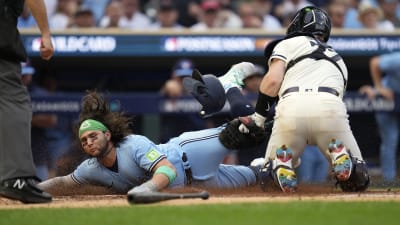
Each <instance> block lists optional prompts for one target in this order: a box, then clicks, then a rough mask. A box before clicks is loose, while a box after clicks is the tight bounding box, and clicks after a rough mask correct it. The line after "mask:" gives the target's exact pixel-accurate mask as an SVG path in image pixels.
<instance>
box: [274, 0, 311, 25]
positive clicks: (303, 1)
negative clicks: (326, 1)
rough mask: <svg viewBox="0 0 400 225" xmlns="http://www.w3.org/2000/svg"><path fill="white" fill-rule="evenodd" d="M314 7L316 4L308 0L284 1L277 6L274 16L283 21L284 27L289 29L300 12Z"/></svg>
mask: <svg viewBox="0 0 400 225" xmlns="http://www.w3.org/2000/svg"><path fill="white" fill-rule="evenodd" d="M312 5H314V4H313V3H311V2H309V1H307V0H282V1H281V3H279V4H278V5H276V7H275V12H274V14H275V15H276V16H277V17H278V19H279V20H280V21H281V24H282V26H284V27H287V26H288V25H289V22H290V21H291V19H292V17H293V15H294V14H295V13H296V12H297V11H298V10H300V9H302V8H304V7H306V6H312Z"/></svg>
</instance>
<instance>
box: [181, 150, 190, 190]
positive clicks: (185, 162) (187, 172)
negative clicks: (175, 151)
mask: <svg viewBox="0 0 400 225" xmlns="http://www.w3.org/2000/svg"><path fill="white" fill-rule="evenodd" d="M182 162H183V168H184V169H185V175H186V185H190V184H191V183H192V181H193V173H192V168H191V167H190V164H189V160H188V158H187V156H186V152H184V153H183V155H182Z"/></svg>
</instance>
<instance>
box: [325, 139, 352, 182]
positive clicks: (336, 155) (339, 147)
mask: <svg viewBox="0 0 400 225" xmlns="http://www.w3.org/2000/svg"><path fill="white" fill-rule="evenodd" d="M328 150H329V154H330V156H331V159H332V170H333V173H334V175H335V177H336V179H337V180H338V181H346V180H348V179H349V177H350V175H351V169H352V168H353V163H352V162H351V158H350V154H349V153H348V152H347V149H346V147H345V146H344V145H343V143H342V142H341V141H339V140H336V139H332V141H331V142H330V143H329V146H328Z"/></svg>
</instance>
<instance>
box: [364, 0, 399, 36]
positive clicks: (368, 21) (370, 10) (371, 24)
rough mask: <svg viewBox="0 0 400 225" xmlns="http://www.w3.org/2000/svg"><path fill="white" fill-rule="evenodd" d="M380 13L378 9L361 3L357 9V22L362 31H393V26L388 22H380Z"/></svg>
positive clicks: (366, 3) (381, 16)
mask: <svg viewBox="0 0 400 225" xmlns="http://www.w3.org/2000/svg"><path fill="white" fill-rule="evenodd" d="M382 18H383V15H382V11H381V9H380V8H379V7H377V6H373V5H371V4H370V3H368V2H365V3H361V4H360V6H359V8H358V20H359V21H360V22H361V25H362V28H364V29H379V30H380V31H393V30H394V25H393V24H392V22H390V21H388V20H384V21H381V20H382Z"/></svg>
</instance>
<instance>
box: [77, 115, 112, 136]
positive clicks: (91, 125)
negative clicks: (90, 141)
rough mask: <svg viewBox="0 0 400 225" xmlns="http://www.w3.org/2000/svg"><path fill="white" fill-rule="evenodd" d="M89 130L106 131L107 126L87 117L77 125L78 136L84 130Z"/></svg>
mask: <svg viewBox="0 0 400 225" xmlns="http://www.w3.org/2000/svg"><path fill="white" fill-rule="evenodd" d="M89 130H99V131H107V130H108V128H107V127H106V126H104V124H102V123H101V122H99V121H97V120H92V119H87V120H85V121H83V122H82V123H81V126H80V127H79V137H81V135H82V134H83V133H84V132H86V131H89Z"/></svg>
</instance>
